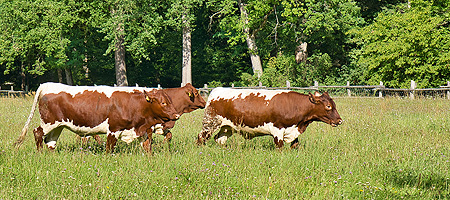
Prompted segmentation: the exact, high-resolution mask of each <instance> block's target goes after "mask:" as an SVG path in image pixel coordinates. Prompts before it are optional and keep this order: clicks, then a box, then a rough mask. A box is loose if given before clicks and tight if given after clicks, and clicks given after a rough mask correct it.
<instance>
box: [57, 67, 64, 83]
mask: <svg viewBox="0 0 450 200" xmlns="http://www.w3.org/2000/svg"><path fill="white" fill-rule="evenodd" d="M56 71H57V72H58V83H62V82H63V75H62V69H60V68H58V69H56Z"/></svg>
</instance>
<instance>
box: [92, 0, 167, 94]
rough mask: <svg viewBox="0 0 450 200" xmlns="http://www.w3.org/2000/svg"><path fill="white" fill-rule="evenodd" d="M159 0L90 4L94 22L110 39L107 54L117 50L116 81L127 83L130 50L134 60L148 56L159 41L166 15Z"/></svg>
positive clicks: (127, 0)
mask: <svg viewBox="0 0 450 200" xmlns="http://www.w3.org/2000/svg"><path fill="white" fill-rule="evenodd" d="M159 4H160V2H159V1H154V0H143V1H134V0H109V1H106V2H105V1H94V2H93V3H92V4H91V6H92V10H91V15H92V17H91V19H93V20H92V22H93V26H94V27H97V28H99V31H100V32H101V33H103V34H105V37H104V39H105V40H107V41H109V47H108V48H107V49H106V54H109V53H110V52H111V51H114V52H115V63H116V64H115V66H116V67H115V68H116V79H117V85H119V86H121V85H127V84H128V81H127V75H126V60H125V55H126V54H127V52H129V54H130V55H131V56H132V58H133V60H136V61H137V62H141V61H142V60H141V59H149V58H150V56H149V54H148V52H149V51H148V48H150V47H152V46H153V45H154V44H156V38H155V35H156V34H157V33H158V32H159V31H160V30H161V27H162V21H163V18H162V16H161V15H160V13H159V12H158V11H159V10H158V9H159V7H160V5H159Z"/></svg>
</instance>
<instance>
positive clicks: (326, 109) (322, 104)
mask: <svg viewBox="0 0 450 200" xmlns="http://www.w3.org/2000/svg"><path fill="white" fill-rule="evenodd" d="M309 100H310V101H311V103H313V104H314V108H313V113H314V115H315V116H314V117H315V118H316V120H319V121H323V122H325V123H327V124H330V125H331V126H333V127H336V126H338V125H341V124H342V122H343V120H342V118H341V116H339V113H338V112H337V110H336V104H335V103H334V101H333V99H331V97H330V96H329V95H328V92H324V93H323V94H320V93H319V92H317V91H316V92H315V93H314V95H313V94H311V93H309Z"/></svg>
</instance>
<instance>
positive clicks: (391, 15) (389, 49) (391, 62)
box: [352, 1, 450, 88]
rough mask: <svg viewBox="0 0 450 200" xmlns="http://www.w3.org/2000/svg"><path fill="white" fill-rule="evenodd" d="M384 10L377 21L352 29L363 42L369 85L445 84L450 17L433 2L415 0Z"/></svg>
mask: <svg viewBox="0 0 450 200" xmlns="http://www.w3.org/2000/svg"><path fill="white" fill-rule="evenodd" d="M410 6H411V7H410V8H408V4H402V5H399V6H397V7H396V9H394V10H386V11H384V12H382V13H380V14H379V15H378V16H377V18H376V19H375V21H374V23H373V24H370V25H368V26H366V27H363V28H361V29H360V30H356V31H354V32H352V34H355V37H354V38H355V42H357V43H358V44H360V45H361V51H360V54H359V60H358V63H359V64H360V65H361V67H364V68H365V69H366V73H365V77H366V78H367V79H368V81H367V83H369V84H378V83H379V81H383V82H384V83H385V85H387V86H389V87H403V88H407V87H409V83H410V80H415V81H416V83H417V86H418V87H437V86H439V85H442V84H445V83H446V81H447V79H448V76H449V75H450V70H449V69H450V45H449V44H450V39H449V38H450V31H449V29H448V18H446V17H444V16H443V15H442V14H444V13H439V12H436V8H435V7H434V6H433V3H432V2H431V3H430V2H425V1H411V4H410Z"/></svg>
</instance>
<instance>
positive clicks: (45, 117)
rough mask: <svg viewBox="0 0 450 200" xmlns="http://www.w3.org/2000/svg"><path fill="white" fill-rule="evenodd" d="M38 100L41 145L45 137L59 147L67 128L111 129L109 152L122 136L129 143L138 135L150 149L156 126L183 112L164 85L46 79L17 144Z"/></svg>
mask: <svg viewBox="0 0 450 200" xmlns="http://www.w3.org/2000/svg"><path fill="white" fill-rule="evenodd" d="M38 102H39V114H40V118H41V125H40V126H39V127H37V128H35V129H34V131H33V132H34V136H35V141H36V147H37V149H38V150H40V149H42V142H45V144H46V145H47V147H48V148H49V149H55V148H56V142H57V140H58V138H59V136H60V134H61V131H62V130H63V129H64V128H67V129H69V130H71V131H73V132H75V133H76V134H78V135H79V136H82V137H86V136H93V135H97V134H107V141H106V151H107V152H112V151H113V150H114V146H115V144H116V142H117V140H118V139H122V140H123V141H125V142H127V143H130V142H132V141H133V140H134V139H136V138H139V139H141V144H142V146H143V147H144V149H145V150H146V151H147V152H149V153H150V152H151V140H152V132H153V129H154V126H155V125H156V124H161V123H164V122H165V121H171V120H176V119H178V117H179V115H178V114H177V113H176V111H175V108H174V107H173V104H172V101H171V99H170V97H169V96H167V94H166V93H165V92H164V91H161V90H156V89H153V90H152V89H150V90H149V89H145V88H136V87H108V86H67V85H63V84H59V83H44V84H41V86H39V88H38V90H37V92H36V95H35V98H34V102H33V106H32V108H31V113H30V115H29V117H28V120H27V122H26V123H25V126H24V128H23V130H22V134H21V135H20V137H19V139H18V140H17V142H16V143H15V145H16V146H17V147H19V146H20V145H21V144H22V143H23V141H24V139H25V136H26V133H27V129H28V126H29V124H30V121H31V119H32V118H33V114H34V111H35V109H36V106H37V103H38Z"/></svg>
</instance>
